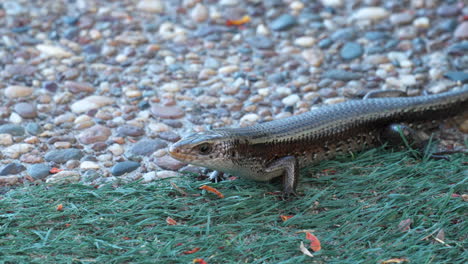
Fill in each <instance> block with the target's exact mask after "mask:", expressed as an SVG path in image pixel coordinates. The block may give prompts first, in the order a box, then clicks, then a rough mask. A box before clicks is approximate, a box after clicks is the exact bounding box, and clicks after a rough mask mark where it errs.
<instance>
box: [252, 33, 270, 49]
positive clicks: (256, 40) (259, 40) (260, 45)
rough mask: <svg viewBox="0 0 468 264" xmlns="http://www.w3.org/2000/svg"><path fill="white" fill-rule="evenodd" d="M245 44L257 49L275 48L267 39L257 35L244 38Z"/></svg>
mask: <svg viewBox="0 0 468 264" xmlns="http://www.w3.org/2000/svg"><path fill="white" fill-rule="evenodd" d="M246 41H247V43H249V44H250V45H251V46H252V47H254V48H257V49H271V48H273V47H274V46H275V43H274V42H273V40H271V39H270V38H269V37H266V36H262V35H257V36H253V37H248V38H246Z"/></svg>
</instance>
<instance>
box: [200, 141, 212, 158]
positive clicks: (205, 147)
mask: <svg viewBox="0 0 468 264" xmlns="http://www.w3.org/2000/svg"><path fill="white" fill-rule="evenodd" d="M212 149H213V148H212V146H211V144H209V143H203V144H200V145H198V146H196V150H197V152H198V153H199V154H201V155H208V154H210V153H211V151H212Z"/></svg>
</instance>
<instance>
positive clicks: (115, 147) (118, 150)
mask: <svg viewBox="0 0 468 264" xmlns="http://www.w3.org/2000/svg"><path fill="white" fill-rule="evenodd" d="M107 149H108V150H109V151H110V152H111V153H112V155H114V156H120V155H122V154H123V153H124V149H123V147H122V146H121V145H119V144H117V143H115V144H112V145H110V146H109V147H108V148H107Z"/></svg>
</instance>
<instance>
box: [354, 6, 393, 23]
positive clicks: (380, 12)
mask: <svg viewBox="0 0 468 264" xmlns="http://www.w3.org/2000/svg"><path fill="white" fill-rule="evenodd" d="M388 16H389V12H388V11H387V10H385V9H384V8H382V7H364V8H361V9H359V10H357V11H356V12H354V14H352V15H351V20H374V21H375V20H381V19H384V18H387V17H388Z"/></svg>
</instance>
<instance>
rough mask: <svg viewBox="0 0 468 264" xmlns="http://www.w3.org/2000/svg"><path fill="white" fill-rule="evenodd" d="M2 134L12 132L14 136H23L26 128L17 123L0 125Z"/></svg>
mask: <svg viewBox="0 0 468 264" xmlns="http://www.w3.org/2000/svg"><path fill="white" fill-rule="evenodd" d="M0 134H10V135H12V136H23V135H24V128H23V127H22V126H20V125H15V124H4V125H0Z"/></svg>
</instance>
